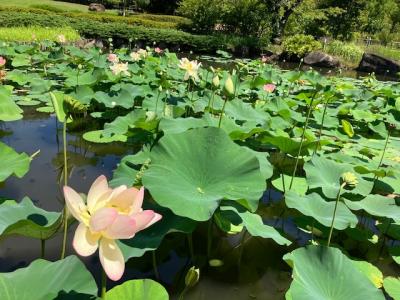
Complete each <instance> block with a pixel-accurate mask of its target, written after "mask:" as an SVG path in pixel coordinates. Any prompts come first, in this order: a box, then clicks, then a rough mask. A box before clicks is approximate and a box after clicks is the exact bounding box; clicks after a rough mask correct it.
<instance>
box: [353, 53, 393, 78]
mask: <svg viewBox="0 0 400 300" xmlns="http://www.w3.org/2000/svg"><path fill="white" fill-rule="evenodd" d="M357 71H359V72H366V73H372V72H375V73H376V74H381V75H391V76H397V75H398V73H399V72H400V64H399V63H398V62H396V61H394V60H391V59H387V58H384V57H382V56H379V55H376V54H371V53H364V55H363V57H362V59H361V62H360V64H359V66H358V68H357Z"/></svg>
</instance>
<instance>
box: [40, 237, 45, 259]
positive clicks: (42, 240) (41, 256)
mask: <svg viewBox="0 0 400 300" xmlns="http://www.w3.org/2000/svg"><path fill="white" fill-rule="evenodd" d="M45 253H46V240H45V239H41V240H40V258H44V255H45Z"/></svg>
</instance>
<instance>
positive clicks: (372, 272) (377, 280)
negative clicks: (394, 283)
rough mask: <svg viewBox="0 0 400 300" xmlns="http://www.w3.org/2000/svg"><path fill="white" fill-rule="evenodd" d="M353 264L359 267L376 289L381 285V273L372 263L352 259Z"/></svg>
mask: <svg viewBox="0 0 400 300" xmlns="http://www.w3.org/2000/svg"><path fill="white" fill-rule="evenodd" d="M352 262H353V264H354V265H355V266H356V267H357V269H359V270H360V271H361V272H362V273H363V274H364V275H365V276H367V277H368V279H369V280H370V281H371V282H372V283H373V284H374V286H375V287H377V288H378V289H379V288H381V287H382V285H383V274H382V272H381V271H380V270H379V269H378V268H377V267H375V266H374V265H373V264H371V263H369V262H367V261H363V260H352Z"/></svg>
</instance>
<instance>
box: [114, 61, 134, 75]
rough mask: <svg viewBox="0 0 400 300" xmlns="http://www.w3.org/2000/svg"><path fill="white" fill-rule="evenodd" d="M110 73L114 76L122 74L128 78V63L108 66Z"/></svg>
mask: <svg viewBox="0 0 400 300" xmlns="http://www.w3.org/2000/svg"><path fill="white" fill-rule="evenodd" d="M110 69H111V72H113V74H114V75H119V74H121V73H122V74H124V75H125V76H129V75H130V73H129V71H128V63H115V64H113V65H111V66H110Z"/></svg>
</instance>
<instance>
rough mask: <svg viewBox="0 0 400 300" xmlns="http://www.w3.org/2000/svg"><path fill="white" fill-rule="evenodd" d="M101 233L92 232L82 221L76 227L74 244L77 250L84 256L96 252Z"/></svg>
mask: <svg viewBox="0 0 400 300" xmlns="http://www.w3.org/2000/svg"><path fill="white" fill-rule="evenodd" d="M99 238H100V234H95V233H92V232H91V231H90V229H89V227H87V226H86V225H85V224H83V223H80V224H79V225H78V227H77V228H76V231H75V235H74V240H73V242H72V245H73V247H74V249H75V251H76V252H77V253H78V254H79V255H82V256H89V255H92V254H93V253H95V252H96V250H97V248H98V241H99Z"/></svg>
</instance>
